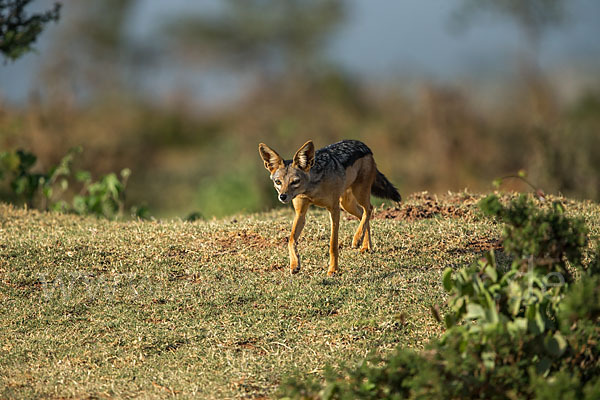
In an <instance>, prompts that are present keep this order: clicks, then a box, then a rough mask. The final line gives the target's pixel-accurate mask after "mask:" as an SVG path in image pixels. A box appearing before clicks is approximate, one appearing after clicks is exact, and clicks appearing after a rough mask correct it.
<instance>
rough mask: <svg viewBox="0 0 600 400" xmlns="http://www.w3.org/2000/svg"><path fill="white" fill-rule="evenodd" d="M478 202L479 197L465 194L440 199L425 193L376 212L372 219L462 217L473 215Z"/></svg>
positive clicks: (416, 194) (449, 195) (417, 194)
mask: <svg viewBox="0 0 600 400" xmlns="http://www.w3.org/2000/svg"><path fill="white" fill-rule="evenodd" d="M478 200H479V197H477V196H474V195H471V194H467V193H458V194H452V193H450V194H448V195H447V196H444V197H441V198H438V197H437V196H435V197H434V196H431V195H429V194H428V193H427V192H422V193H415V194H413V195H411V196H410V198H409V199H408V201H407V203H405V204H402V205H401V206H399V207H390V208H386V209H383V210H380V211H376V212H375V214H374V216H373V218H375V219H404V220H408V221H415V220H421V219H427V218H433V217H437V216H441V217H464V216H466V215H467V214H472V213H473V210H474V206H475V204H476V203H477V201H478Z"/></svg>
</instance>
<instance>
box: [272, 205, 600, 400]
mask: <svg viewBox="0 0 600 400" xmlns="http://www.w3.org/2000/svg"><path fill="white" fill-rule="evenodd" d="M480 208H481V209H482V210H483V212H484V213H485V214H487V215H490V216H492V217H494V218H497V219H498V220H499V221H501V222H504V223H505V227H504V233H503V237H504V240H503V247H504V251H505V253H506V254H507V255H508V256H510V259H511V260H512V262H511V263H510V264H508V265H504V264H501V263H499V262H498V260H497V259H496V257H495V254H494V252H493V251H492V252H489V253H487V254H486V255H485V257H484V258H483V259H481V260H478V261H477V262H475V263H473V264H471V265H470V266H468V267H465V268H461V269H460V270H458V271H453V270H452V269H447V270H445V271H444V273H443V278H442V281H443V286H444V288H445V289H446V290H447V291H448V292H449V293H450V297H449V300H448V306H449V307H448V308H449V311H448V313H447V315H446V316H445V318H444V322H445V324H446V326H447V328H448V329H447V331H446V333H445V334H444V335H443V337H442V338H441V339H440V340H437V341H434V342H432V343H431V344H430V345H429V347H428V349H426V350H425V351H423V352H415V351H412V350H406V349H397V350H396V352H395V353H394V354H392V355H391V356H390V357H389V358H387V359H377V358H374V359H371V360H368V361H364V362H363V363H361V364H360V365H359V366H358V367H356V368H351V369H345V370H344V371H343V372H342V373H338V374H334V373H330V374H329V375H328V376H327V377H326V380H325V383H324V385H323V384H319V383H315V382H299V381H298V380H297V379H292V380H291V381H290V382H288V383H286V384H284V385H283V386H282V389H281V391H282V394H283V395H285V396H287V397H294V398H323V399H350V398H362V399H381V398H390V399H394V398H398V399H400V398H481V399H484V398H485V399H512V398H579V399H594V398H598V395H599V394H600V323H599V322H600V276H599V275H597V271H598V268H597V264H598V259H599V258H598V256H596V260H595V261H592V262H591V263H589V266H588V267H587V269H586V268H585V266H584V262H583V260H584V256H583V254H584V251H585V249H586V247H587V236H586V234H587V230H586V228H585V226H584V223H583V221H582V219H579V218H569V217H567V216H566V215H565V209H564V207H563V205H562V204H560V203H558V202H555V203H553V204H552V205H551V206H550V207H546V209H539V208H538V207H536V206H535V205H534V204H533V202H532V201H531V200H529V199H528V198H527V197H526V196H524V195H522V196H520V197H518V198H517V199H516V200H513V201H512V202H511V203H510V204H509V205H508V206H505V205H503V204H502V203H501V202H500V200H499V199H498V198H497V197H496V196H489V197H487V198H485V199H484V200H482V201H481V203H480ZM505 264H506V263H505ZM576 271H577V273H578V274H579V275H580V276H581V278H580V279H579V280H578V281H575V280H574V278H573V277H574V276H575V275H576V274H574V272H576ZM557 396H558V397H557Z"/></svg>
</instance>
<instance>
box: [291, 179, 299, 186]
mask: <svg viewBox="0 0 600 400" xmlns="http://www.w3.org/2000/svg"><path fill="white" fill-rule="evenodd" d="M299 184H300V179H294V180H293V181H292V186H298V185H299Z"/></svg>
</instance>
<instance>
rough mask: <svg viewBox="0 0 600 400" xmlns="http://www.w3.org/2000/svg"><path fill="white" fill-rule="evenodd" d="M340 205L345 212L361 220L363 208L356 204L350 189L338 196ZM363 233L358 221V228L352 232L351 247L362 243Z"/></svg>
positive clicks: (356, 246) (355, 247)
mask: <svg viewBox="0 0 600 400" xmlns="http://www.w3.org/2000/svg"><path fill="white" fill-rule="evenodd" d="M340 205H341V206H342V208H343V209H344V210H345V211H346V212H348V213H350V214H352V215H354V216H355V217H356V218H358V220H359V221H361V220H362V215H363V210H362V208H361V207H360V206H359V205H358V202H357V201H356V198H355V197H354V195H353V194H352V190H351V189H348V190H346V192H345V193H344V195H343V196H342V197H341V198H340ZM364 235H365V233H364V231H363V230H362V228H361V224H360V223H359V225H358V228H357V229H356V233H355V234H354V237H353V238H352V248H354V249H358V246H359V245H360V244H362V242H363V238H364Z"/></svg>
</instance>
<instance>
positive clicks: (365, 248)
mask: <svg viewBox="0 0 600 400" xmlns="http://www.w3.org/2000/svg"><path fill="white" fill-rule="evenodd" d="M360 252H361V254H364V253H370V252H371V249H370V248H368V247H363V248H362V249H360Z"/></svg>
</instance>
